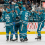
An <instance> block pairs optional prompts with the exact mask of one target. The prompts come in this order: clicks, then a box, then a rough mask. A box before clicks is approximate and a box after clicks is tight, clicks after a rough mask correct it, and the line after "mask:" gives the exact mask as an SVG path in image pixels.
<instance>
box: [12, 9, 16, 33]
mask: <svg viewBox="0 0 45 45" xmlns="http://www.w3.org/2000/svg"><path fill="white" fill-rule="evenodd" d="M11 13H12V17H13V20H15V19H14V14H15V12H14V8H12V11H11ZM13 32H14V33H15V22H13Z"/></svg>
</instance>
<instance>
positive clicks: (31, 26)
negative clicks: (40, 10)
mask: <svg viewBox="0 0 45 45" xmlns="http://www.w3.org/2000/svg"><path fill="white" fill-rule="evenodd" d="M37 28H38V23H37V22H35V23H34V22H33V23H31V22H30V23H28V25H27V29H28V31H30V32H27V34H37ZM3 34H6V27H5V22H0V35H3ZM9 34H10V33H9ZM18 34H19V32H18ZM41 34H45V26H44V28H43V29H42V31H41Z"/></svg>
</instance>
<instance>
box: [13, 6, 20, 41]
mask: <svg viewBox="0 0 45 45" xmlns="http://www.w3.org/2000/svg"><path fill="white" fill-rule="evenodd" d="M19 13H20V10H19V8H18V6H17V7H16V8H15V14H14V19H15V38H16V39H14V41H17V40H18V33H17V32H18V30H19V33H20V15H19Z"/></svg>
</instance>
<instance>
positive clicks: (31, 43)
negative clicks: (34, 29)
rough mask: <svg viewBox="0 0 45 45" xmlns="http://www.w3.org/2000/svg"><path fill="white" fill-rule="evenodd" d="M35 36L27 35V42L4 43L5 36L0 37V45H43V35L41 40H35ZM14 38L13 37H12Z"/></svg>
mask: <svg viewBox="0 0 45 45" xmlns="http://www.w3.org/2000/svg"><path fill="white" fill-rule="evenodd" d="M36 36H37V35H36V34H28V41H27V42H20V40H19V39H18V42H12V41H11V42H10V41H8V42H6V35H0V45H45V34H42V40H41V41H40V40H38V41H37V40H35V37H36ZM14 38H15V36H14Z"/></svg>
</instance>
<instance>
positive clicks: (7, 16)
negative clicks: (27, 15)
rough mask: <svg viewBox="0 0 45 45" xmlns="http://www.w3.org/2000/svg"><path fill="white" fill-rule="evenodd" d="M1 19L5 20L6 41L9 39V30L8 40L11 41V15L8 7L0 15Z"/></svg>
mask: <svg viewBox="0 0 45 45" xmlns="http://www.w3.org/2000/svg"><path fill="white" fill-rule="evenodd" d="M1 20H2V21H3V22H6V39H7V40H6V41H9V31H10V32H11V35H10V41H13V17H12V14H11V13H10V10H9V9H8V10H7V13H6V14H5V15H4V16H3V17H1Z"/></svg>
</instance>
